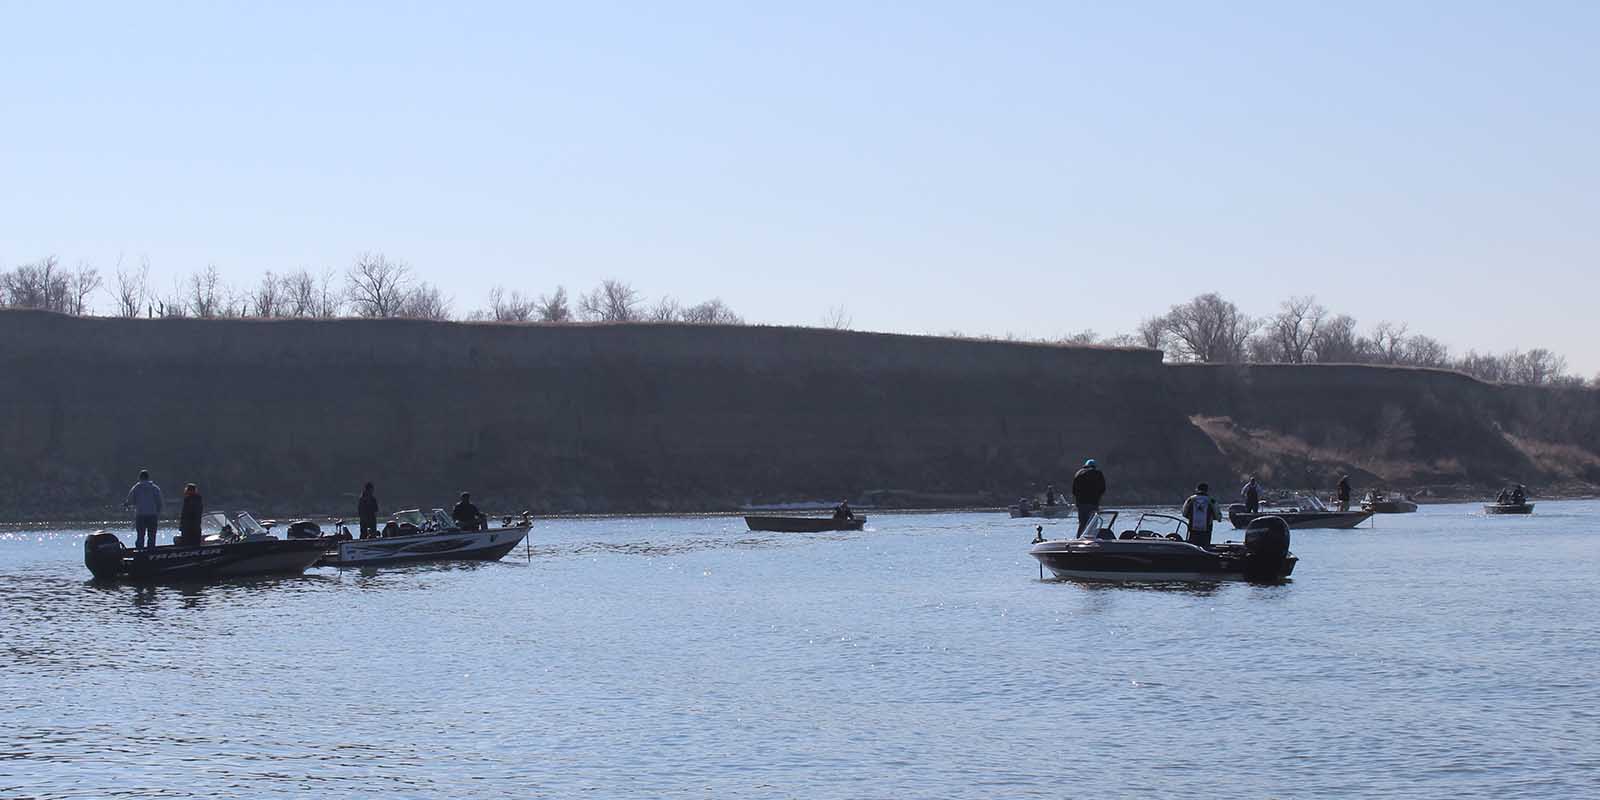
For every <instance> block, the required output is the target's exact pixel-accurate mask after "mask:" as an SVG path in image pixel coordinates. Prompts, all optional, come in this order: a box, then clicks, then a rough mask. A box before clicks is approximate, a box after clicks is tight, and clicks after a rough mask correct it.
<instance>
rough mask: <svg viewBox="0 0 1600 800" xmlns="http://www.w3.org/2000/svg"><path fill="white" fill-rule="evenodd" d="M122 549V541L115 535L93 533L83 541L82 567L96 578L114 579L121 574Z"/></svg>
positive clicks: (102, 532) (99, 532) (103, 532)
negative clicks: (87, 569)
mask: <svg viewBox="0 0 1600 800" xmlns="http://www.w3.org/2000/svg"><path fill="white" fill-rule="evenodd" d="M122 549H123V548H122V540H121V539H118V538H117V535H116V534H114V533H106V532H105V531H95V532H94V533H91V534H89V535H88V536H87V537H85V538H84V540H83V565H84V566H86V567H88V568H89V571H90V572H92V573H94V576H95V577H96V578H99V579H101V580H110V579H111V578H115V577H117V575H118V574H120V573H121V572H122Z"/></svg>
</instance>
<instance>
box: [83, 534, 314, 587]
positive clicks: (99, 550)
mask: <svg viewBox="0 0 1600 800" xmlns="http://www.w3.org/2000/svg"><path fill="white" fill-rule="evenodd" d="M326 549H327V545H326V543H324V542H322V541H320V540H318V539H278V538H275V537H272V536H265V537H252V538H248V539H247V538H243V537H239V538H235V539H233V540H230V541H223V540H220V539H212V540H210V541H202V542H201V543H200V544H198V545H182V544H169V545H157V546H156V547H150V548H144V549H134V548H130V547H126V546H124V545H123V544H122V540H121V539H119V538H118V537H117V535H116V534H114V533H108V532H106V531H96V532H94V533H92V534H90V535H89V536H88V537H86V538H85V539H84V540H83V565H84V566H86V567H88V568H89V572H91V573H93V575H94V576H95V578H97V579H100V580H129V581H149V582H201V581H210V580H218V579H223V578H236V577H241V576H245V575H269V574H296V573H300V572H304V571H306V569H307V568H309V567H310V566H311V565H313V564H315V563H317V560H318V559H320V558H322V554H323V551H325V550H326Z"/></svg>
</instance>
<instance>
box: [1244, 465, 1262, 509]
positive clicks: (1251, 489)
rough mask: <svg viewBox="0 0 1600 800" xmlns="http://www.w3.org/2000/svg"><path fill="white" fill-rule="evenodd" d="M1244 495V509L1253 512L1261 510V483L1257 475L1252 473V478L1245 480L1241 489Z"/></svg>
mask: <svg viewBox="0 0 1600 800" xmlns="http://www.w3.org/2000/svg"><path fill="white" fill-rule="evenodd" d="M1239 494H1241V495H1244V510H1245V511H1248V512H1250V513H1251V514H1254V513H1256V512H1257V511H1260V510H1261V484H1260V483H1259V482H1258V481H1257V480H1256V476H1254V475H1251V476H1250V480H1247V481H1245V482H1244V488H1242V489H1240V490H1239Z"/></svg>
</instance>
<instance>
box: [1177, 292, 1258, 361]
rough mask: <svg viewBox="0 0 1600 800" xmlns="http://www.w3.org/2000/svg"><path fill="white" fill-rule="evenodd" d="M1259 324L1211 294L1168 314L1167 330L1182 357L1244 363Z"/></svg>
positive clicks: (1219, 297)
mask: <svg viewBox="0 0 1600 800" xmlns="http://www.w3.org/2000/svg"><path fill="white" fill-rule="evenodd" d="M1257 326H1258V323H1257V322H1256V321H1255V320H1253V319H1251V318H1250V317H1247V316H1245V315H1244V314H1242V313H1240V311H1239V308H1238V307H1237V306H1235V305H1234V304H1233V303H1230V302H1228V301H1227V300H1224V299H1222V296H1221V295H1219V294H1217V293H1215V292H1212V293H1210V294H1203V295H1200V296H1199V297H1196V298H1194V299H1193V300H1190V301H1189V302H1187V303H1183V304H1181V305H1176V306H1173V307H1172V310H1171V311H1169V312H1167V317H1166V328H1167V332H1168V333H1169V334H1170V335H1171V336H1172V341H1173V343H1174V345H1175V346H1176V348H1177V350H1178V354H1179V356H1181V357H1183V358H1186V359H1188V360H1191V361H1199V362H1203V363H1208V364H1219V363H1230V362H1236V361H1242V360H1243V359H1244V354H1245V343H1246V342H1247V341H1249V339H1250V334H1252V333H1254V332H1255V329H1256V327H1257Z"/></svg>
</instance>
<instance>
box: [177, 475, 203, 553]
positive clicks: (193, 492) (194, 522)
mask: <svg viewBox="0 0 1600 800" xmlns="http://www.w3.org/2000/svg"><path fill="white" fill-rule="evenodd" d="M205 513H206V504H205V501H204V500H203V499H201V497H200V487H198V486H196V485H194V484H192V483H190V484H185V485H184V487H183V510H182V511H181V512H179V514H178V544H180V545H183V546H184V547H199V546H200V542H201V540H202V538H203V537H202V536H201V535H200V518H201V517H203V516H205Z"/></svg>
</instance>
